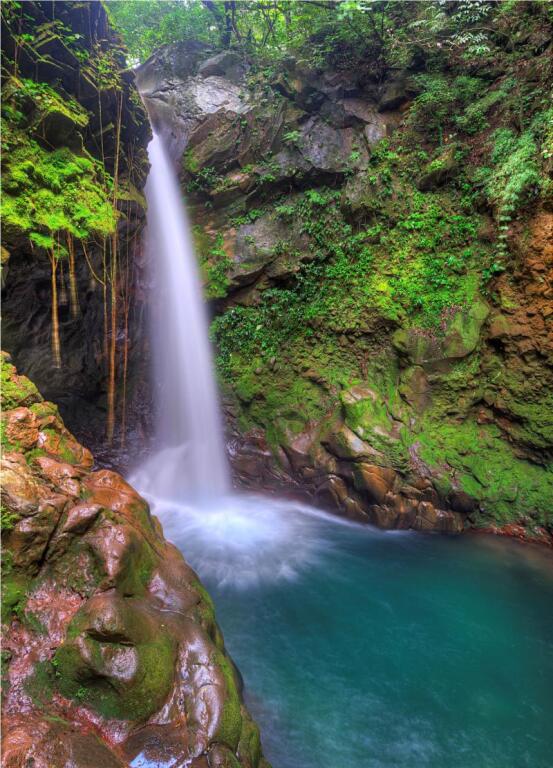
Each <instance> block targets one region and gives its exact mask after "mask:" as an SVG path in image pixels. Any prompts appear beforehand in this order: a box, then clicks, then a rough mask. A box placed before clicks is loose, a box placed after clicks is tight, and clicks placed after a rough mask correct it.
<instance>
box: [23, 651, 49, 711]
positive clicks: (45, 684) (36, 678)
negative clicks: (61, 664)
mask: <svg viewBox="0 0 553 768" xmlns="http://www.w3.org/2000/svg"><path fill="white" fill-rule="evenodd" d="M54 683H55V676H54V668H53V667H52V664H51V662H50V661H39V662H37V663H36V664H35V665H34V670H33V673H32V675H30V676H29V677H28V678H27V679H26V680H25V683H24V688H25V691H26V693H28V695H29V696H30V697H31V699H32V701H33V704H34V705H35V706H36V707H37V708H38V709H44V707H45V706H46V705H47V704H48V703H49V702H50V701H51V700H52V696H53V694H54V688H55V686H54Z"/></svg>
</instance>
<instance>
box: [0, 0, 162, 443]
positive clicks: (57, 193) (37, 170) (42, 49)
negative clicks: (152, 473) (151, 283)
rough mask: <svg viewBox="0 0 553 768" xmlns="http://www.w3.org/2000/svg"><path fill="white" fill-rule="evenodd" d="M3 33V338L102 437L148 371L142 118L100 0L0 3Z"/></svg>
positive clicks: (87, 434) (76, 423)
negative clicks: (145, 363) (85, 0)
mask: <svg viewBox="0 0 553 768" xmlns="http://www.w3.org/2000/svg"><path fill="white" fill-rule="evenodd" d="M2 44H3V54H4V66H5V69H6V72H5V76H4V77H3V90H2V126H3V130H2V173H3V200H2V202H3V248H2V269H3V271H2V298H3V302H2V303H3V346H4V348H5V349H7V350H8V351H9V352H10V353H11V354H12V356H13V359H14V361H15V362H16V363H17V365H18V366H19V367H20V369H21V370H22V371H24V372H25V373H26V374H28V375H29V376H31V377H32V379H33V380H34V381H36V383H37V385H38V386H39V387H40V388H41V390H42V391H43V392H44V394H45V396H46V397H48V398H49V399H52V400H54V401H55V402H56V403H57V404H58V405H59V406H60V408H61V410H62V413H63V415H64V417H65V418H67V419H68V421H69V423H70V424H71V426H72V428H73V429H74V430H75V431H76V432H78V434H79V436H80V437H81V438H84V439H86V441H87V442H88V443H94V444H95V445H100V444H101V442H102V441H103V439H104V438H105V435H106V427H107V426H108V425H107V423H106V422H107V421H108V420H109V419H110V418H111V419H112V421H113V425H112V431H113V432H114V433H117V431H118V430H120V429H121V428H122V432H123V433H125V432H126V428H125V423H127V424H128V422H129V411H130V412H132V411H133V409H135V410H136V408H135V399H134V390H133V383H135V382H140V381H144V380H147V369H146V368H143V367H142V358H143V343H144V333H142V332H141V328H142V314H143V302H142V295H141V282H142V267H141V264H142V241H141V230H142V227H143V222H144V203H143V197H142V192H141V190H142V187H143V184H144V181H145V177H146V174H147V170H148V163H147V157H146V152H145V148H146V144H147V142H148V137H149V133H150V128H149V124H148V120H147V116H146V113H145V111H144V109H143V106H142V104H141V102H140V99H139V97H138V95H137V93H136V89H135V87H134V82H133V77H132V73H131V72H130V71H128V70H127V65H126V60H125V51H124V49H123V47H122V45H121V42H120V40H119V38H118V36H117V35H116V34H115V33H114V31H113V29H112V28H111V27H110V26H109V24H108V21H107V17H106V13H105V11H104V9H103V7H102V4H101V3H64V2H61V3H60V2H56V3H52V2H29V3H24V4H21V3H9V2H8V3H4V4H3V6H2ZM54 315H55V317H54ZM56 347H57V349H56ZM110 397H111V408H110V402H109V401H110ZM110 410H111V414H110ZM131 415H132V413H131ZM134 416H135V418H134V419H131V420H132V421H133V423H134V424H135V425H137V424H139V423H140V417H139V416H138V413H137V412H136V413H134Z"/></svg>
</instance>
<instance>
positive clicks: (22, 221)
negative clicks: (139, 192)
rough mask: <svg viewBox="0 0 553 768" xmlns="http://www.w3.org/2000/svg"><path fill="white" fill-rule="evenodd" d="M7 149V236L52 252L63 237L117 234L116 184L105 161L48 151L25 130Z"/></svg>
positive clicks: (64, 151)
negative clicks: (113, 190) (63, 234)
mask: <svg viewBox="0 0 553 768" xmlns="http://www.w3.org/2000/svg"><path fill="white" fill-rule="evenodd" d="M3 149H4V153H5V154H4V157H5V170H4V178H3V198H2V205H3V222H4V227H5V233H6V234H7V235H11V234H13V235H21V234H25V235H27V236H28V237H29V239H30V241H31V242H32V243H33V244H34V245H36V246H38V247H39V248H46V249H50V248H52V245H53V244H54V242H56V244H57V241H58V240H59V233H61V232H69V233H71V234H72V235H74V236H75V237H78V238H85V237H88V236H90V235H91V234H98V235H102V236H106V235H108V234H110V233H111V232H113V231H114V229H115V226H116V223H117V214H116V212H115V210H114V208H113V202H112V199H111V187H112V183H111V179H110V178H109V177H108V176H107V175H106V173H105V171H104V169H103V167H102V166H101V164H100V163H99V162H97V161H95V160H93V159H92V158H91V157H88V156H85V155H76V154H75V153H74V152H72V151H71V150H69V149H67V148H65V147H64V148H62V149H56V150H54V151H47V150H45V149H43V148H42V147H41V146H40V145H39V144H38V142H37V141H35V140H33V139H30V138H28V137H26V136H25V135H24V134H23V133H22V132H21V131H20V130H19V129H17V130H12V131H11V132H10V135H9V138H8V139H7V140H6V142H5V143H4V145H3Z"/></svg>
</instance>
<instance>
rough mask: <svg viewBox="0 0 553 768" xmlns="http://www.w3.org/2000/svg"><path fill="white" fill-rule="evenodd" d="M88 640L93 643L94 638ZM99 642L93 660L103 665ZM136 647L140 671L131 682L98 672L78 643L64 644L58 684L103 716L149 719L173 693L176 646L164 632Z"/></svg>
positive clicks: (57, 662) (57, 656)
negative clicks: (85, 661) (86, 663)
mask: <svg viewBox="0 0 553 768" xmlns="http://www.w3.org/2000/svg"><path fill="white" fill-rule="evenodd" d="M88 642H89V644H90V645H91V646H92V644H93V641H92V640H89V641H88ZM95 645H97V647H96V648H93V650H92V654H93V658H92V663H93V664H95V663H98V665H99V666H101V665H102V658H101V656H100V644H99V643H98V644H95ZM110 645H112V646H113V647H114V649H115V648H116V647H117V644H116V643H112V644H110ZM121 648H123V646H122V647H121ZM136 650H137V652H138V671H137V673H136V675H135V676H134V679H133V682H132V683H131V684H130V685H129V684H127V683H121V684H118V682H117V681H116V680H111V679H108V678H103V677H102V676H99V675H95V674H94V672H92V670H90V669H89V668H86V667H84V666H83V662H82V659H81V656H80V654H79V652H78V651H77V649H76V647H75V646H73V645H72V644H66V645H63V646H61V647H60V648H58V650H57V651H56V653H55V656H54V665H55V670H56V673H55V686H56V688H58V689H59V690H60V692H61V693H62V694H63V695H64V696H67V697H69V698H72V699H76V700H77V701H79V702H81V703H83V704H85V705H86V706H87V707H90V708H91V709H93V710H94V711H96V712H98V713H100V714H101V715H102V716H103V717H109V718H111V717H115V718H119V719H121V720H145V719H147V718H148V717H149V716H150V715H151V714H153V713H154V712H156V711H157V710H158V709H159V708H160V707H161V706H162V705H163V703H164V701H165V699H166V698H167V696H168V695H169V692H170V690H171V686H172V684H173V674H174V664H175V647H174V644H173V642H172V640H171V639H170V638H169V637H167V636H164V635H161V636H160V637H158V638H155V639H154V640H151V641H150V642H147V643H141V644H139V645H138V646H136Z"/></svg>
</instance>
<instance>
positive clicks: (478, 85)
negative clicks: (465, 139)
mask: <svg viewBox="0 0 553 768" xmlns="http://www.w3.org/2000/svg"><path fill="white" fill-rule="evenodd" d="M414 82H415V85H416V87H417V89H418V90H420V93H419V95H418V96H417V97H416V98H415V99H414V101H413V104H412V106H411V109H410V111H409V116H408V123H409V124H410V125H411V126H412V127H413V128H414V129H415V130H417V131H420V132H421V133H424V134H425V135H426V136H430V137H433V138H436V137H439V138H440V141H441V139H442V134H443V131H444V130H446V128H448V127H452V126H453V125H454V123H455V122H457V127H459V128H462V127H463V125H464V126H465V127H466V126H469V128H470V129H471V130H472V120H471V116H470V115H468V116H467V114H466V112H463V110H465V108H466V107H467V105H472V109H473V110H474V105H473V102H474V100H475V99H476V97H477V96H478V95H479V94H480V93H481V92H482V91H483V90H484V88H485V83H484V81H482V80H480V79H479V78H476V77H471V76H467V75H459V76H457V77H455V78H449V77H447V76H446V75H444V74H442V73H432V74H424V75H416V76H415V78H414ZM490 107H491V104H490ZM482 109H483V107H482ZM459 113H463V114H462V116H460V118H459V119H458V120H457V121H455V116H456V115H459Z"/></svg>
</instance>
